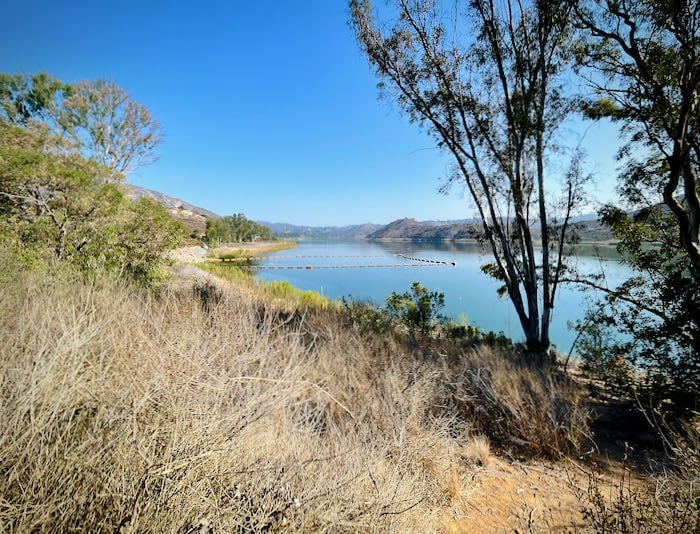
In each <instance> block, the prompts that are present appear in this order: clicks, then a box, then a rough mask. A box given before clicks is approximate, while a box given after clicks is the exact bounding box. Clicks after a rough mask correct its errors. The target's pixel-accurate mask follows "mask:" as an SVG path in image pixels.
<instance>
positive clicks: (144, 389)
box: [0, 276, 440, 532]
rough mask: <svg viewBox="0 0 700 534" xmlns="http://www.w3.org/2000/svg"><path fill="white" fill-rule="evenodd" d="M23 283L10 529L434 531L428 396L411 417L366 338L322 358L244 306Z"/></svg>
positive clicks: (7, 370)
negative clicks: (375, 368) (377, 370)
mask: <svg viewBox="0 0 700 534" xmlns="http://www.w3.org/2000/svg"><path fill="white" fill-rule="evenodd" d="M14 283H15V284H16V285H14V286H13V287H11V288H8V289H10V290H9V291H3V293H2V294H3V298H2V299H1V300H0V307H1V309H0V317H3V320H2V323H1V324H2V328H3V332H2V335H1V336H0V351H1V352H2V354H3V359H2V362H1V363H0V377H1V379H0V380H1V383H2V388H1V391H2V393H1V404H0V421H1V425H0V428H2V431H1V433H0V473H2V476H0V524H2V525H3V528H6V529H9V530H10V531H12V532H30V531H31V532H49V531H51V532H53V531H67V530H77V531H103V530H112V531H117V530H121V531H124V532H136V531H152V530H164V531H183V532H184V531H191V530H193V529H197V528H206V529H212V530H215V531H216V530H233V531H262V530H273V531H274V530H280V529H282V530H284V531H309V530H311V531H314V530H329V529H331V530H334V531H348V532H356V531H377V530H381V531H406V530H411V529H414V528H418V529H419V530H421V531H425V532H430V531H434V530H436V529H437V520H436V517H437V510H438V509H439V506H440V497H437V495H439V492H437V491H435V486H436V484H437V482H436V481H435V480H433V479H432V478H431V477H430V474H429V471H427V470H426V468H425V467H423V466H422V463H421V461H422V460H421V459H422V458H423V456H424V453H425V451H424V440H425V438H424V437H422V436H424V435H425V433H426V432H427V433H428V434H430V435H431V436H432V435H433V434H434V432H435V431H436V430H435V425H433V426H432V427H429V428H427V429H425V430H424V429H423V428H422V426H421V425H422V424H423V423H425V420H424V417H423V416H422V414H421V412H422V411H423V410H424V404H423V402H424V400H425V398H423V397H422V398H421V399H420V400H419V402H418V403H417V404H416V406H415V407H411V405H412V403H413V402H414V399H413V398H411V396H410V394H409V393H407V392H406V391H404V388H405V377H403V376H402V375H401V374H400V373H402V372H403V370H402V369H403V368H402V366H401V365H398V364H397V362H394V363H391V362H389V363H387V364H385V365H384V366H383V371H384V372H383V374H382V375H381V376H380V377H376V376H373V374H372V372H371V365H372V362H374V361H375V360H374V359H373V355H372V354H371V353H370V351H369V350H368V349H367V348H366V347H364V346H363V345H362V344H361V343H360V342H359V341H358V338H356V337H355V336H351V337H349V338H348V337H347V336H344V335H343V334H342V331H340V330H336V329H334V327H331V326H329V327H327V328H326V329H325V332H326V333H325V334H324V335H323V336H320V337H322V338H323V343H319V344H314V345H313V347H311V348H309V346H308V344H307V343H306V342H305V340H304V332H303V328H302V326H301V325H290V324H288V325H286V326H285V327H282V328H280V326H279V320H278V318H279V316H278V315H276V314H275V313H274V312H273V311H269V312H267V311H266V312H264V313H263V315H262V316H261V315H260V307H259V306H258V305H257V303H256V301H255V299H252V298H247V297H245V296H243V295H240V294H236V293H235V292H230V291H224V292H223V296H222V297H221V298H220V299H219V302H218V303H215V305H213V306H209V307H208V308H207V309H204V308H203V306H202V305H201V304H202V303H201V298H200V296H198V295H194V294H193V293H192V292H189V293H188V292H184V293H183V292H181V293H175V292H169V291H163V292H161V293H160V294H158V295H154V294H151V293H148V292H146V291H141V290H136V289H132V288H127V287H122V286H119V285H116V284H112V283H107V282H105V283H98V284H92V285H90V284H68V283H65V282H63V281H62V280H60V279H59V278H53V279H46V278H42V277H37V276H34V277H29V278H28V279H27V280H24V281H17V282H14ZM348 354H349V355H350V357H346V356H348ZM369 376H371V377H372V380H369V381H367V380H365V378H366V377H369ZM425 387H427V385H426V386H425ZM415 391H416V390H414V392H415ZM368 399H373V400H372V402H371V403H367V400H368ZM396 406H400V407H401V408H400V410H399V411H400V413H398V414H397V413H396V412H397V410H396ZM302 407H303V408H302ZM414 421H416V423H414ZM409 428H410V429H411V430H410V431H408V430H407V429H409ZM431 439H432V438H431Z"/></svg>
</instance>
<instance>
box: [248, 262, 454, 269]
mask: <svg viewBox="0 0 700 534" xmlns="http://www.w3.org/2000/svg"><path fill="white" fill-rule="evenodd" d="M454 266H455V264H454V263H450V262H435V263H387V264H377V265H364V264H358V265H238V268H239V269H246V270H249V271H265V270H268V271H274V270H284V269H298V270H305V271H311V270H315V269H390V268H410V267H413V268H421V267H454Z"/></svg>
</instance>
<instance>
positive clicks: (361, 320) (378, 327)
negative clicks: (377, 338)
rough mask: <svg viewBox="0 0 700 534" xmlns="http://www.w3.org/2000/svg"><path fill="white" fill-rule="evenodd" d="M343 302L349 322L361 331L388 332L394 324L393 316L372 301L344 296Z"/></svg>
mask: <svg viewBox="0 0 700 534" xmlns="http://www.w3.org/2000/svg"><path fill="white" fill-rule="evenodd" d="M341 303H342V306H343V312H344V313H345V317H346V318H347V321H348V323H349V324H350V325H351V326H353V327H355V328H357V329H358V330H360V331H361V332H368V333H372V334H386V333H387V332H390V331H391V329H392V328H393V326H394V320H393V319H392V318H391V316H389V314H388V313H387V312H386V311H385V310H383V309H382V308H380V307H378V306H376V305H374V304H373V303H371V302H366V301H365V302H363V301H357V300H354V299H353V298H352V296H348V298H347V299H346V298H345V297H343V298H342V299H341Z"/></svg>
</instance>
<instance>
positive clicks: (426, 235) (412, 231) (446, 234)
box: [367, 219, 475, 241]
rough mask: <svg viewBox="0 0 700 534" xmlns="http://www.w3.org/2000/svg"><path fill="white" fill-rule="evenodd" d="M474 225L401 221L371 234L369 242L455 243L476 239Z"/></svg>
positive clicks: (411, 220)
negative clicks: (461, 240)
mask: <svg viewBox="0 0 700 534" xmlns="http://www.w3.org/2000/svg"><path fill="white" fill-rule="evenodd" d="M474 229H475V228H474V225H470V224H438V225H435V224H431V223H424V222H420V221H416V220H415V219H399V220H397V221H394V222H392V223H389V224H387V225H386V226H384V227H383V228H381V229H379V230H377V231H375V232H373V233H371V234H369V235H368V236H367V239H369V240H384V239H410V240H413V241H454V240H455V239H472V238H474Z"/></svg>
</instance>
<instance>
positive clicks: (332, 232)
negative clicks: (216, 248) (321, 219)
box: [256, 221, 383, 240]
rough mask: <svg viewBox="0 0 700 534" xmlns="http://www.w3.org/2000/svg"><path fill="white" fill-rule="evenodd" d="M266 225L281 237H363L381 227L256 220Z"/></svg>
mask: <svg viewBox="0 0 700 534" xmlns="http://www.w3.org/2000/svg"><path fill="white" fill-rule="evenodd" d="M256 222H257V223H258V224H262V225H263V226H267V227H268V228H270V229H271V230H272V233H273V234H274V235H275V236H277V237H280V238H283V239H304V240H314V239H318V240H322V239H364V238H366V237H367V236H368V235H369V234H371V233H372V232H375V231H377V230H379V229H380V228H383V226H382V225H381V224H371V223H365V224H352V225H349V226H301V225H295V224H287V223H270V222H265V221H256Z"/></svg>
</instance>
